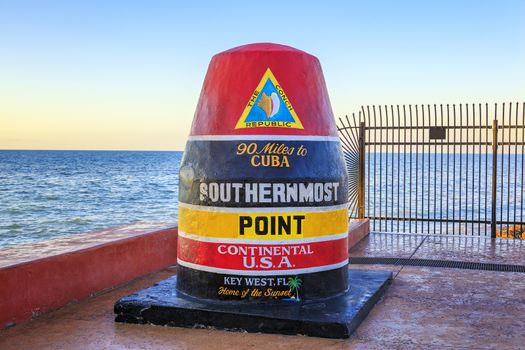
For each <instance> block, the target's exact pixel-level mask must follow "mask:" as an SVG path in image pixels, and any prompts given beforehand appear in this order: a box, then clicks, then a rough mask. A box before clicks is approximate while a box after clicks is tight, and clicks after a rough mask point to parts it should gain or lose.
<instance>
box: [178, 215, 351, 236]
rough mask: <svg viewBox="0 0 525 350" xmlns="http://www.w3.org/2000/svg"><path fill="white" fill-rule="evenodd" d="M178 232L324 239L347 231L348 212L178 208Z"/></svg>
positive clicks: (207, 234)
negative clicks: (227, 210)
mask: <svg viewBox="0 0 525 350" xmlns="http://www.w3.org/2000/svg"><path fill="white" fill-rule="evenodd" d="M274 209H275V208H274ZM320 210H321V208H320ZM179 230H180V231H183V232H185V233H188V234H192V235H197V236H203V237H210V238H241V239H271V240H285V239H294V240H297V239H301V238H314V237H325V236H332V235H337V234H341V233H343V232H347V231H348V210H347V209H346V208H344V209H336V210H329V211H326V210H325V211H318V212H315V211H305V212H293V211H278V209H276V210H275V212H255V213H254V212H248V213H243V212H224V211H208V210H197V209H193V208H187V207H180V208H179Z"/></svg>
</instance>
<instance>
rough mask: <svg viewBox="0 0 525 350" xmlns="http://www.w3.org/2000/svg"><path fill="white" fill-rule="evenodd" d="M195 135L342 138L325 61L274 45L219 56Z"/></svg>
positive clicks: (205, 88)
mask: <svg viewBox="0 0 525 350" xmlns="http://www.w3.org/2000/svg"><path fill="white" fill-rule="evenodd" d="M190 135H191V136H197V135H311V136H337V129H336V126H335V121H334V117H333V113H332V108H331V106H330V101H329V98H328V93H327V91H326V84H325V81H324V77H323V72H322V70H321V65H320V63H319V60H318V59H317V58H316V57H314V56H312V55H310V54H308V53H306V52H304V51H300V50H297V49H294V48H292V47H289V46H285V45H278V44H272V43H260V44H250V45H245V46H239V47H236V48H233V49H230V50H227V51H224V52H222V53H219V54H217V55H215V56H214V57H213V58H212V60H211V62H210V65H209V67H208V72H207V73H206V78H205V80H204V84H203V87H202V91H201V95H200V98H199V103H198V105H197V109H196V111H195V117H194V119H193V124H192V128H191V134H190Z"/></svg>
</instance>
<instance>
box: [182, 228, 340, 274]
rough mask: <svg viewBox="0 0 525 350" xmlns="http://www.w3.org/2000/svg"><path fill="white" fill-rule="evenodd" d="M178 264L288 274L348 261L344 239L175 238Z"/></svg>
mask: <svg viewBox="0 0 525 350" xmlns="http://www.w3.org/2000/svg"><path fill="white" fill-rule="evenodd" d="M178 244H179V249H178V251H179V257H178V259H179V260H180V261H183V262H186V263H190V264H195V265H199V266H207V267H211V268H217V269H227V270H238V271H275V270H278V271H288V270H298V269H307V268H315V267H323V266H327V265H334V264H338V263H340V262H342V261H346V260H348V238H346V237H345V238H342V239H337V240H330V241H322V242H311V243H298V244H271V245H269V244H242V243H219V242H204V241H198V240H194V239H191V238H187V237H180V236H179V242H178ZM311 272H314V270H312V271H311Z"/></svg>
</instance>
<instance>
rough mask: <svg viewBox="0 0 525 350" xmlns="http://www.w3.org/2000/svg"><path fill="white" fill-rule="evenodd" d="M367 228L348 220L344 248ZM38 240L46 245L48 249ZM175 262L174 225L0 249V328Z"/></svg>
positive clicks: (365, 232)
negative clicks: (347, 237)
mask: <svg viewBox="0 0 525 350" xmlns="http://www.w3.org/2000/svg"><path fill="white" fill-rule="evenodd" d="M368 233H369V222H368V220H352V221H351V222H350V229H349V248H352V247H353V246H354V245H355V244H356V243H357V242H359V240H361V239H362V238H363V237H365V236H366V235H367V234H368ZM43 245H45V246H48V247H51V248H50V250H48V251H47V253H46V251H45V249H44V250H42V249H41V247H42V246H43ZM57 246H58V247H60V249H58V250H57V249H56V248H53V247H57ZM39 249H40V250H42V251H43V253H42V252H40V253H38V250H39ZM39 255H40V256H39ZM176 262H177V228H176V227H172V228H162V229H150V230H136V229H132V230H129V229H125V228H124V229H114V230H106V231H101V232H98V233H90V234H83V235H78V236H71V237H66V238H62V239H58V240H52V241H49V242H46V243H36V244H29V245H23V246H21V247H13V248H5V249H0V329H2V328H6V327H9V326H11V325H14V324H16V323H20V322H23V321H27V320H30V319H31V318H32V317H34V316H36V315H39V314H42V313H45V312H49V311H51V310H54V309H57V308H60V307H62V306H64V305H66V304H68V303H70V302H72V301H77V300H82V299H85V298H87V297H89V296H91V295H93V294H95V293H98V292H101V291H103V290H106V289H110V288H114V287H116V286H118V285H121V284H124V283H126V282H129V281H131V280H133V279H134V278H137V277H140V276H143V275H145V274H148V273H151V272H155V271H158V270H161V269H163V268H166V267H168V266H172V265H175V264H176Z"/></svg>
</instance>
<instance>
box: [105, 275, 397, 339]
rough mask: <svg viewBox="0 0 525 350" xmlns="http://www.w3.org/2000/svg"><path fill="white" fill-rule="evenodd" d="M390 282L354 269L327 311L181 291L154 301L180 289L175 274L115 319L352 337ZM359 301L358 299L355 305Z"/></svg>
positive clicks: (119, 307)
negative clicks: (345, 288) (167, 290)
mask: <svg viewBox="0 0 525 350" xmlns="http://www.w3.org/2000/svg"><path fill="white" fill-rule="evenodd" d="M370 277H371V278H370ZM391 279H392V273H391V272H387V271H373V270H354V269H351V270H349V282H350V289H349V291H348V292H347V293H346V294H344V295H341V296H338V297H334V298H330V299H325V300H323V305H325V306H326V307H323V308H317V309H316V308H313V309H309V305H315V304H316V303H315V302H310V303H304V304H301V303H297V304H292V303H287V304H283V305H271V306H266V307H261V304H258V305H254V304H243V303H240V302H235V303H232V302H229V303H221V302H213V301H210V300H196V299H193V298H187V297H184V296H178V295H176V293H172V295H171V297H169V300H166V301H163V300H162V299H161V300H159V298H158V297H154V298H150V296H152V295H155V294H156V289H157V288H161V287H164V289H165V288H166V286H171V285H172V286H173V288H175V284H176V276H173V277H171V278H169V279H167V280H164V281H161V282H160V283H158V284H156V285H155V286H153V287H151V288H148V289H145V290H142V291H140V292H138V293H136V294H132V295H130V296H127V297H124V298H122V299H120V300H119V301H117V303H116V304H115V314H116V317H115V321H116V322H124V323H135V324H154V325H163V326H171V327H186V328H213V329H222V330H229V331H245V332H250V333H258V332H261V333H274V334H286V335H296V334H300V335H307V336H313V337H321V338H334V339H338V338H348V337H350V336H351V335H352V333H353V332H354V331H355V330H356V329H357V328H358V327H359V325H360V324H361V322H362V321H363V320H364V319H365V318H366V317H367V315H368V313H369V312H370V311H371V310H372V308H373V307H374V305H375V304H376V303H377V302H378V301H379V299H380V298H381V296H382V295H383V294H384V292H385V290H386V288H387V287H388V285H389V284H390V282H391ZM371 280H373V281H371ZM356 283H361V284H363V283H364V284H366V283H368V284H369V285H367V286H365V288H362V287H363V286H362V285H360V286H359V288H357V287H355V286H356V285H355V284H356ZM163 284H164V285H163ZM353 286H354V288H353V289H352V287H353ZM160 294H163V293H162V292H161V293H160ZM356 297H357V299H359V300H358V301H357V302H353V301H355V299H356ZM272 308H274V309H272ZM275 308H281V313H282V314H281V313H276V312H275V310H276V309H275Z"/></svg>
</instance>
